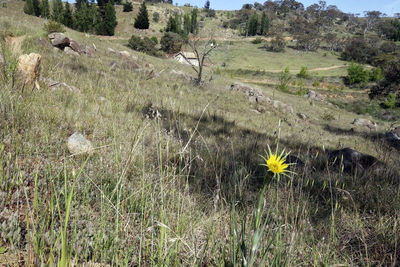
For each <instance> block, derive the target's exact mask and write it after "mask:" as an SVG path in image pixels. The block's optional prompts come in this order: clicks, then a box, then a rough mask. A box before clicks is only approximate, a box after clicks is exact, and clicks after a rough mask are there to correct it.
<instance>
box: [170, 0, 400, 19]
mask: <svg viewBox="0 0 400 267" xmlns="http://www.w3.org/2000/svg"><path fill="white" fill-rule="evenodd" d="M297 1H299V0H297ZM205 2H206V1H205V0H174V3H179V5H183V4H185V3H190V4H191V5H193V6H198V7H203V6H204V3H205ZM210 2H211V8H213V9H218V10H221V9H225V10H234V9H240V8H241V7H242V5H243V4H247V3H254V1H251V0H247V1H246V0H229V1H225V0H210ZM257 2H259V3H264V2H265V0H258V1H257ZM299 2H302V3H303V4H304V6H305V7H308V6H310V5H312V4H314V3H316V2H318V0H300V1H299ZM326 3H327V5H336V6H337V7H338V8H339V9H340V10H342V11H343V12H346V13H360V14H362V13H363V12H364V11H367V10H379V11H381V12H382V13H386V14H387V15H393V14H394V13H400V0H326Z"/></svg>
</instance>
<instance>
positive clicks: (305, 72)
mask: <svg viewBox="0 0 400 267" xmlns="http://www.w3.org/2000/svg"><path fill="white" fill-rule="evenodd" d="M297 77H299V78H303V79H308V78H310V73H309V72H308V69H307V67H304V66H303V67H301V69H300V72H299V73H298V74H297Z"/></svg>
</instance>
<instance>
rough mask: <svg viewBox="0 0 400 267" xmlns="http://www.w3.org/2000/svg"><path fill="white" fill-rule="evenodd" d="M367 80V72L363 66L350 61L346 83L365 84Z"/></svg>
mask: <svg viewBox="0 0 400 267" xmlns="http://www.w3.org/2000/svg"><path fill="white" fill-rule="evenodd" d="M368 81H369V72H368V71H367V70H365V69H364V67H363V66H361V65H359V64H356V63H351V64H350V66H349V68H348V69H347V77H346V82H347V84H349V85H353V84H366V83H367V82H368Z"/></svg>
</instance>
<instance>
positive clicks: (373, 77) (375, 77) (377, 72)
mask: <svg viewBox="0 0 400 267" xmlns="http://www.w3.org/2000/svg"><path fill="white" fill-rule="evenodd" d="M384 78H385V76H384V75H383V71H382V68H381V67H377V68H374V69H373V70H371V72H370V73H369V79H370V81H372V82H379V81H381V80H383V79H384Z"/></svg>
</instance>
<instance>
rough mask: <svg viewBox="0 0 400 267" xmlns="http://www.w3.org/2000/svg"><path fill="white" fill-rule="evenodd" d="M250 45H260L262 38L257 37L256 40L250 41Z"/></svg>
mask: <svg viewBox="0 0 400 267" xmlns="http://www.w3.org/2000/svg"><path fill="white" fill-rule="evenodd" d="M251 43H252V44H261V43H262V38H261V37H257V38H256V39H254V40H253V41H251Z"/></svg>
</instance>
